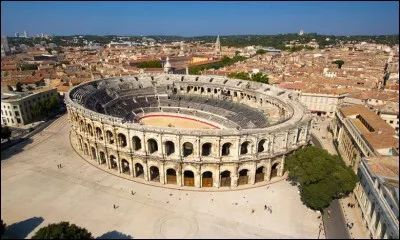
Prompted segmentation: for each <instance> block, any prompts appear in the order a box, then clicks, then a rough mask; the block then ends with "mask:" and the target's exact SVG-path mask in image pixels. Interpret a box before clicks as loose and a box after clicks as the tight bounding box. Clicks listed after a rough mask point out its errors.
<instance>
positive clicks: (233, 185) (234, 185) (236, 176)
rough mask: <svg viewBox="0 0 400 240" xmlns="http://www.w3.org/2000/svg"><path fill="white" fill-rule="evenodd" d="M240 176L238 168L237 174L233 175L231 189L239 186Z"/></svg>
mask: <svg viewBox="0 0 400 240" xmlns="http://www.w3.org/2000/svg"><path fill="white" fill-rule="evenodd" d="M238 175H239V172H238V170H237V168H236V170H235V172H233V173H232V177H231V187H237V185H238V178H239V177H238Z"/></svg>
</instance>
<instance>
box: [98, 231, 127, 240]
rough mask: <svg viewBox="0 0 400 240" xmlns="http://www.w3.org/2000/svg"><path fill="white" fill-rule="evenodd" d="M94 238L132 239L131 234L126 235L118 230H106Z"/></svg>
mask: <svg viewBox="0 0 400 240" xmlns="http://www.w3.org/2000/svg"><path fill="white" fill-rule="evenodd" d="M96 239H133V237H132V236H131V235H126V234H124V233H121V232H118V231H115V230H114V231H112V232H107V233H104V234H103V235H101V236H100V237H97V238H96Z"/></svg>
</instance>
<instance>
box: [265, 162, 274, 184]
mask: <svg viewBox="0 0 400 240" xmlns="http://www.w3.org/2000/svg"><path fill="white" fill-rule="evenodd" d="M271 168H272V161H271V159H269V160H268V164H267V169H266V174H265V175H266V180H267V181H271Z"/></svg>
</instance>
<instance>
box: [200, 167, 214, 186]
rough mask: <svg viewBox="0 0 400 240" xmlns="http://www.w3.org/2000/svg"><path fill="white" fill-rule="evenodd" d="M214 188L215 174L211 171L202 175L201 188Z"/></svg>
mask: <svg viewBox="0 0 400 240" xmlns="http://www.w3.org/2000/svg"><path fill="white" fill-rule="evenodd" d="M212 186H213V173H212V172H211V171H205V172H203V174H201V187H212Z"/></svg>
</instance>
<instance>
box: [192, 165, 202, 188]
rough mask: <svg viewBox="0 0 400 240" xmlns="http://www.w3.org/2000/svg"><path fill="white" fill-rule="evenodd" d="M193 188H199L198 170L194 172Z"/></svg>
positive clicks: (199, 177) (199, 175) (199, 174)
mask: <svg viewBox="0 0 400 240" xmlns="http://www.w3.org/2000/svg"><path fill="white" fill-rule="evenodd" d="M194 186H195V187H197V188H200V187H201V172H200V171H199V170H198V169H196V172H194Z"/></svg>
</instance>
